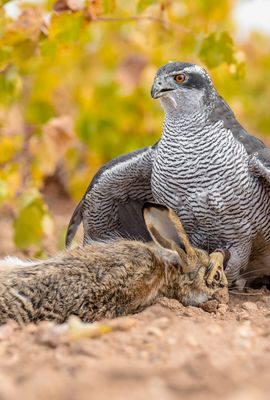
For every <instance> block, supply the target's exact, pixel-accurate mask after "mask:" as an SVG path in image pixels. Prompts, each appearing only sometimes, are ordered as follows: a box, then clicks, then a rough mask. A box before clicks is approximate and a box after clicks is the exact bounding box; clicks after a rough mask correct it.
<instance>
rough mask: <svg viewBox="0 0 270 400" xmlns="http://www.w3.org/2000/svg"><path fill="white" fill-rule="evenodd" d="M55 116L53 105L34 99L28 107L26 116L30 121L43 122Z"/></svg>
mask: <svg viewBox="0 0 270 400" xmlns="http://www.w3.org/2000/svg"><path fill="white" fill-rule="evenodd" d="M54 116H55V111H54V109H53V107H52V106H51V105H50V104H49V103H47V102H46V101H43V100H33V101H31V102H30V104H29V105H28V107H27V109H26V117H27V120H28V121H29V122H32V123H34V124H43V123H45V122H47V121H48V120H49V119H50V118H52V117H54Z"/></svg>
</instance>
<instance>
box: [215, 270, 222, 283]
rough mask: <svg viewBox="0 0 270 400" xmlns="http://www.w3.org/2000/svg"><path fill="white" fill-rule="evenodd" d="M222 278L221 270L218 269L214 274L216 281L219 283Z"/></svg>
mask: <svg viewBox="0 0 270 400" xmlns="http://www.w3.org/2000/svg"><path fill="white" fill-rule="evenodd" d="M220 280H221V272H220V271H217V272H216V273H215V275H214V281H216V282H217V283H219V282H220Z"/></svg>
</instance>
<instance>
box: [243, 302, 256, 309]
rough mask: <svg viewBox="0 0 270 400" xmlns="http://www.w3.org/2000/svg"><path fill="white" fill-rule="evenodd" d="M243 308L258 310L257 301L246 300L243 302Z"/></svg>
mask: <svg viewBox="0 0 270 400" xmlns="http://www.w3.org/2000/svg"><path fill="white" fill-rule="evenodd" d="M242 308H243V310H246V311H257V310H258V307H257V304H256V303H253V302H252V301H246V302H245V303H243V304H242Z"/></svg>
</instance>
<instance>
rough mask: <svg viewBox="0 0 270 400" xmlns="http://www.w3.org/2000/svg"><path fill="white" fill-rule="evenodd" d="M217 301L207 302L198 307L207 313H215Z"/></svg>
mask: <svg viewBox="0 0 270 400" xmlns="http://www.w3.org/2000/svg"><path fill="white" fill-rule="evenodd" d="M218 304H219V303H218V301H217V300H209V301H207V302H206V303H203V304H201V305H200V307H201V308H202V309H203V310H204V311H206V312H209V313H216V312H217V309H218Z"/></svg>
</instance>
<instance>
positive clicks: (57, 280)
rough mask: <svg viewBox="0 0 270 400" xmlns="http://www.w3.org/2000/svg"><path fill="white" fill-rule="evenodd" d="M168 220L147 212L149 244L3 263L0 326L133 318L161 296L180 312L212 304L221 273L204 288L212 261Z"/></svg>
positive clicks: (159, 212)
mask: <svg viewBox="0 0 270 400" xmlns="http://www.w3.org/2000/svg"><path fill="white" fill-rule="evenodd" d="M160 216H162V218H160ZM174 218H175V216H174V215H173V213H172V211H171V210H168V209H166V208H165V207H162V208H157V207H154V206H151V207H149V208H147V209H146V211H145V222H146V226H147V228H148V230H149V233H150V235H151V236H152V238H153V240H154V241H153V242H150V243H143V242H139V241H132V240H121V239H118V240H114V241H110V242H94V243H92V244H88V245H85V246H81V247H77V248H74V249H67V250H65V251H63V252H62V253H59V254H58V255H56V256H55V257H53V258H50V259H48V260H44V261H38V262H34V261H31V262H27V261H26V262H24V261H21V260H18V259H16V258H6V259H3V260H2V261H0V324H3V323H5V322H6V321H7V320H9V319H14V320H16V321H17V322H18V323H20V324H24V323H29V322H38V321H41V320H54V321H56V322H58V323H61V322H64V321H65V320H66V319H67V318H68V317H69V316H70V315H77V316H78V317H80V318H81V319H82V320H83V321H84V322H92V321H96V320H100V319H103V318H114V317H118V316H122V315H127V314H132V313H136V312H139V311H141V310H143V309H144V308H146V307H147V306H149V305H151V304H153V303H154V302H155V301H156V300H157V298H158V297H161V296H167V297H169V298H174V299H177V300H179V301H180V302H182V303H183V304H185V305H198V304H200V303H202V302H205V301H207V300H208V299H210V298H212V296H213V295H214V294H215V293H216V292H217V291H218V290H219V289H220V288H221V287H223V286H224V285H226V282H224V280H223V274H222V271H221V273H220V276H219V277H218V278H217V280H216V284H213V283H212V284H211V285H208V284H207V268H208V267H209V264H210V256H211V255H210V256H209V255H208V254H207V253H206V252H204V251H202V250H199V249H196V248H192V247H191V246H190V244H189V242H188V239H187V237H186V236H185V232H184V230H182V231H181V229H182V226H181V223H180V222H179V224H180V225H178V226H177V220H176V219H175V220H174ZM176 218H177V217H176ZM164 221H165V222H164ZM166 224H167V226H166V228H165V229H164V226H165V225H166ZM179 227H180V228H179ZM171 232H173V233H172V234H171ZM172 237H173V239H172ZM180 245H182V246H184V249H183V248H181V247H180Z"/></svg>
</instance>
